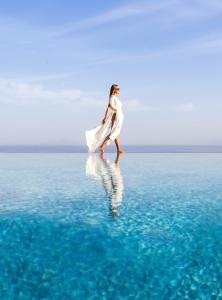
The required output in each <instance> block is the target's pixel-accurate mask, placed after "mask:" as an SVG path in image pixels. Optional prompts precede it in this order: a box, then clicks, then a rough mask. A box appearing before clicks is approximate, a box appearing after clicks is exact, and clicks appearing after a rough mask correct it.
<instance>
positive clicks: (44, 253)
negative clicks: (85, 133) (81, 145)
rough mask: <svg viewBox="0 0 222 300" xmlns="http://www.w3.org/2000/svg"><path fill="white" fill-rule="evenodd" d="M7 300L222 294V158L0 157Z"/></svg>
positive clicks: (1, 280)
mask: <svg viewBox="0 0 222 300" xmlns="http://www.w3.org/2000/svg"><path fill="white" fill-rule="evenodd" d="M0 199H1V201H0V299H16V300H17V299H24V300H25V299H27V300H29V299H45V300H48V299H53V300H57V299H58V300H62V299H65V300H69V299H84V300H85V299H112V300H115V299H158V300H159V299H222V154H219V153H218V154H215V153H214V154H210V153H183V154H181V153H166V154H164V153H147V154H146V153H140V154H136V153H127V154H125V155H122V156H121V157H119V158H116V155H115V153H109V154H105V157H104V158H100V157H99V155H98V154H97V153H96V154H92V155H89V154H87V153H75V154H72V153H67V154H62V153H60V154H55V153H54V154H49V153H47V154H46V153H42V154H37V153H32V154H27V153H26V154H25V153H23V154H15V153H14V154H4V153H1V154H0Z"/></svg>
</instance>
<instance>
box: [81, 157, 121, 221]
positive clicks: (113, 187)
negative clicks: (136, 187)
mask: <svg viewBox="0 0 222 300" xmlns="http://www.w3.org/2000/svg"><path fill="white" fill-rule="evenodd" d="M120 156H121V154H117V157H116V159H115V162H113V161H111V160H110V159H107V158H104V155H103V154H100V156H97V155H96V153H90V154H89V156H88V158H87V161H86V175H87V176H93V177H94V178H95V179H99V180H102V183H103V186H104V189H105V191H106V195H107V197H108V199H109V204H110V212H111V214H112V215H113V216H119V207H120V205H121V202H122V198H123V189H124V184H123V178H122V175H121V173H120Z"/></svg>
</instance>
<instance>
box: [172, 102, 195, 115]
mask: <svg viewBox="0 0 222 300" xmlns="http://www.w3.org/2000/svg"><path fill="white" fill-rule="evenodd" d="M175 110H177V111H182V112H187V113H190V112H194V110H195V107H194V104H193V103H191V102H189V103H184V104H181V105H178V106H176V107H175Z"/></svg>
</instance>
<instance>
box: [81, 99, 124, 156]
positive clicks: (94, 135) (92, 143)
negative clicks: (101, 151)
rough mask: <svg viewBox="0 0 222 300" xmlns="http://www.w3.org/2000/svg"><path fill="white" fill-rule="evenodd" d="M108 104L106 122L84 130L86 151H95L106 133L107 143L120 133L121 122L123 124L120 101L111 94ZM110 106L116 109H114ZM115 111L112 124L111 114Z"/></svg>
mask: <svg viewBox="0 0 222 300" xmlns="http://www.w3.org/2000/svg"><path fill="white" fill-rule="evenodd" d="M109 104H110V105H111V107H110V106H109V107H108V111H107V117H106V122H105V123H104V124H101V125H99V126H97V127H95V128H93V129H91V130H86V131H85V137H86V144H87V146H88V152H95V151H96V149H97V148H98V147H99V146H100V145H101V144H102V142H103V141H104V139H105V137H106V135H107V133H108V132H109V129H110V132H109V140H108V141H107V145H109V144H110V142H111V141H114V140H115V138H116V137H118V135H119V134H120V131H121V128H122V124H123V119H124V117H123V111H122V102H121V101H120V100H119V98H118V97H117V96H116V95H111V96H110V98H109ZM112 108H114V109H116V111H114V110H113V109H112ZM115 113H116V116H115V120H114V123H113V126H112V128H111V125H112V117H113V114H115Z"/></svg>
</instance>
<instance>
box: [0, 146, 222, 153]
mask: <svg viewBox="0 0 222 300" xmlns="http://www.w3.org/2000/svg"><path fill="white" fill-rule="evenodd" d="M123 149H125V150H126V152H128V153H222V145H123ZM96 152H98V150H97V151H96ZM106 152H109V153H113V152H116V148H115V146H114V145H112V146H107V147H106ZM0 153H88V149H87V146H85V145H1V146H0Z"/></svg>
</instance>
